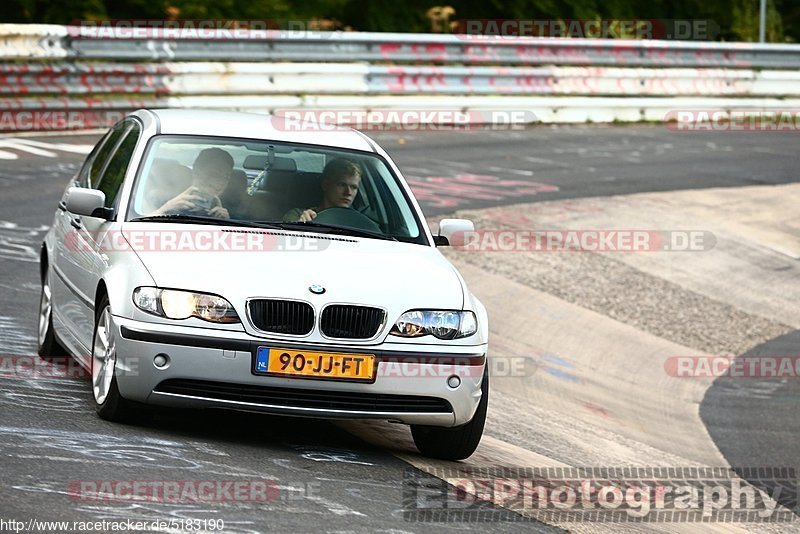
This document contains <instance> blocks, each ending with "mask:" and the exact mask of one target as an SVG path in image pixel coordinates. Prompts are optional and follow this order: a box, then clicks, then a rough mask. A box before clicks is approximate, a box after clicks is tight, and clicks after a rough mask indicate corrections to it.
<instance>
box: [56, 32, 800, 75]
mask: <svg viewBox="0 0 800 534" xmlns="http://www.w3.org/2000/svg"><path fill="white" fill-rule="evenodd" d="M146 33H147V34H148V35H147V37H141V38H130V34H129V33H128V32H118V33H114V32H106V33H100V35H102V37H100V38H93V37H91V35H92V32H88V35H87V32H86V31H85V30H84V31H83V32H82V31H81V28H78V27H69V28H68V34H69V35H70V37H68V38H66V39H65V47H66V48H67V50H68V51H69V55H70V57H75V58H85V59H110V58H115V59H124V60H137V61H195V60H196V61H297V62H303V61H339V62H343V61H367V62H392V63H428V64H462V65H487V64H488V65H491V64H496V65H596V66H612V65H613V66H627V67H725V68H770V69H774V68H781V69H783V68H786V69H794V68H800V45H763V44H750V43H715V42H695V41H689V42H685V41H654V40H602V39H562V38H546V37H545V38H524V37H522V38H514V37H508V38H501V37H485V38H484V37H480V36H469V35H460V36H459V35H438V34H398V33H356V32H278V31H272V32H260V33H259V32H252V34H251V35H252V38H241V37H239V38H236V35H240V34H234V35H233V36H232V37H231V38H226V39H204V38H202V36H201V35H198V36H196V37H193V36H192V35H191V34H186V35H184V36H182V37H181V38H180V39H176V38H171V37H170V35H171V34H170V33H169V32H166V31H164V30H151V31H149V32H146Z"/></svg>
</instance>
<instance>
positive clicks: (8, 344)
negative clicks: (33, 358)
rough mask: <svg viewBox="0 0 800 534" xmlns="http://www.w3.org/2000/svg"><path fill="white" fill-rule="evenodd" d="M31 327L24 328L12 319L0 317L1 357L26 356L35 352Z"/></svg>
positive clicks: (34, 340) (34, 339) (34, 341)
mask: <svg viewBox="0 0 800 534" xmlns="http://www.w3.org/2000/svg"><path fill="white" fill-rule="evenodd" d="M33 328H34V327H33V326H30V327H29V328H26V327H25V325H21V324H20V323H19V322H17V320H16V319H15V318H14V317H6V316H5V315H0V339H2V349H0V350H2V355H3V356H17V355H21V356H27V355H31V354H34V353H35V352H36V338H35V337H34V333H33Z"/></svg>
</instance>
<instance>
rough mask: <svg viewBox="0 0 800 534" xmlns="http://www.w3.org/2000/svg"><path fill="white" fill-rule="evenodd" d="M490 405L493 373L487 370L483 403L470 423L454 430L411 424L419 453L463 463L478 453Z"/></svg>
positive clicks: (479, 405)
mask: <svg viewBox="0 0 800 534" xmlns="http://www.w3.org/2000/svg"><path fill="white" fill-rule="evenodd" d="M488 406H489V373H488V372H487V371H484V373H483V383H482V384H481V400H480V402H479V403H478V409H477V410H475V415H474V416H473V417H472V420H471V421H470V422H469V423H466V424H464V425H461V426H457V427H454V428H440V427H432V426H422V425H411V435H412V436H413V438H414V444H415V445H416V446H417V449H419V452H421V453H422V454H424V455H425V456H428V457H430V458H439V459H441V460H463V459H465V458H469V456H470V455H471V454H472V453H473V452H475V449H477V448H478V444H479V443H480V442H481V436H483V426H484V424H485V423H486V409H487V407H488Z"/></svg>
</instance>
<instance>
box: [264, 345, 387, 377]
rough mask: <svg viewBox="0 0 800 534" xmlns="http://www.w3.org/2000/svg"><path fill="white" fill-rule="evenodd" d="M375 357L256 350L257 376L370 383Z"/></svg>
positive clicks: (265, 348) (287, 350)
mask: <svg viewBox="0 0 800 534" xmlns="http://www.w3.org/2000/svg"><path fill="white" fill-rule="evenodd" d="M374 371H375V355H373V354H338V353H335V352H307V351H297V350H291V349H281V348H269V347H259V348H258V353H257V355H256V373H264V374H270V375H281V376H295V377H306V378H328V379H334V380H373V378H374V376H375V373H374Z"/></svg>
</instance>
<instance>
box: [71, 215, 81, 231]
mask: <svg viewBox="0 0 800 534" xmlns="http://www.w3.org/2000/svg"><path fill="white" fill-rule="evenodd" d="M69 224H70V225H71V226H72V227H73V228H75V229H77V230H80V229H81V228H83V224H81V220H80V218H78V217H75V218H74V219H70V220H69Z"/></svg>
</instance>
